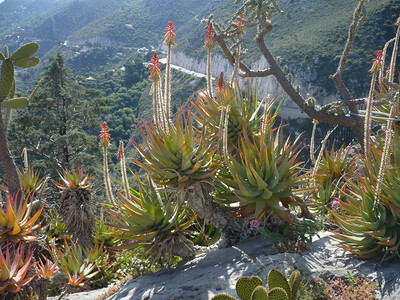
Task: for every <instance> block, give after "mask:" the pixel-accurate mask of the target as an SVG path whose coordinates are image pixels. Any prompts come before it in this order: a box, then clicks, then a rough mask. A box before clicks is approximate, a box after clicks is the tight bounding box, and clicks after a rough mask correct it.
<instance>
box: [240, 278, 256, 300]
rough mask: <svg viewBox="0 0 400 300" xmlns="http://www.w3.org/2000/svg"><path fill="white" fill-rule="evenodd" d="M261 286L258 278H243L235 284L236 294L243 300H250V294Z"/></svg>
mask: <svg viewBox="0 0 400 300" xmlns="http://www.w3.org/2000/svg"><path fill="white" fill-rule="evenodd" d="M260 285H262V280H261V279H260V277H258V276H249V277H247V276H243V277H240V278H239V279H238V281H237V282H236V293H237V294H238V296H239V297H240V298H241V299H243V300H251V294H252V293H253V291H254V289H255V288H256V287H257V286H260Z"/></svg>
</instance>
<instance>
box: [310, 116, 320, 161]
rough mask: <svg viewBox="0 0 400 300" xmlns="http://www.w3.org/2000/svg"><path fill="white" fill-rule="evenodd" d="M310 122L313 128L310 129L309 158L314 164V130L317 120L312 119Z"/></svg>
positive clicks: (315, 129)
mask: <svg viewBox="0 0 400 300" xmlns="http://www.w3.org/2000/svg"><path fill="white" fill-rule="evenodd" d="M312 123H313V129H312V133H311V141H310V159H311V161H312V162H313V163H314V164H315V162H316V159H315V155H314V151H315V132H316V131H317V125H318V123H319V122H318V121H317V120H316V119H313V121H312Z"/></svg>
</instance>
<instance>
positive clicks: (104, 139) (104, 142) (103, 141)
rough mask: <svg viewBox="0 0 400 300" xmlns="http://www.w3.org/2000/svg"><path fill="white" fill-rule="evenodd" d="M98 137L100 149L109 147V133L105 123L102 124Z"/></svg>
mask: <svg viewBox="0 0 400 300" xmlns="http://www.w3.org/2000/svg"><path fill="white" fill-rule="evenodd" d="M99 137H100V146H102V147H108V146H110V133H109V131H108V126H107V123H106V122H103V125H102V126H101V131H100V135H99Z"/></svg>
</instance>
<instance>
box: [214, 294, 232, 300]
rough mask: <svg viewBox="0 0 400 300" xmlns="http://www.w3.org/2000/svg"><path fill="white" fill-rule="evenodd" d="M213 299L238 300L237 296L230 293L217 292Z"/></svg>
mask: <svg viewBox="0 0 400 300" xmlns="http://www.w3.org/2000/svg"><path fill="white" fill-rule="evenodd" d="M211 300H236V298H235V297H233V296H231V295H228V294H217V295H215V296H214V297H212V298H211Z"/></svg>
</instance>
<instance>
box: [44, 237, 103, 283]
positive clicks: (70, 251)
mask: <svg viewBox="0 0 400 300" xmlns="http://www.w3.org/2000/svg"><path fill="white" fill-rule="evenodd" d="M50 250H51V251H50V253H51V256H52V258H53V261H54V262H55V263H56V264H57V266H58V267H60V268H61V269H62V270H63V271H64V275H65V277H66V278H67V279H68V280H71V281H70V284H71V285H78V284H80V283H81V282H82V281H84V280H88V279H91V278H93V277H94V276H96V275H97V273H98V272H99V271H98V264H96V260H97V259H98V258H99V256H101V253H100V252H99V251H100V248H99V246H97V247H93V248H90V249H89V248H85V247H81V246H80V245H79V244H78V243H75V242H73V241H72V240H71V239H67V238H66V237H64V242H63V244H62V245H59V246H56V244H55V243H54V242H53V244H52V245H51V247H50ZM77 278H80V279H82V280H80V281H79V282H78V283H77V281H76V280H73V279H77Z"/></svg>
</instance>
